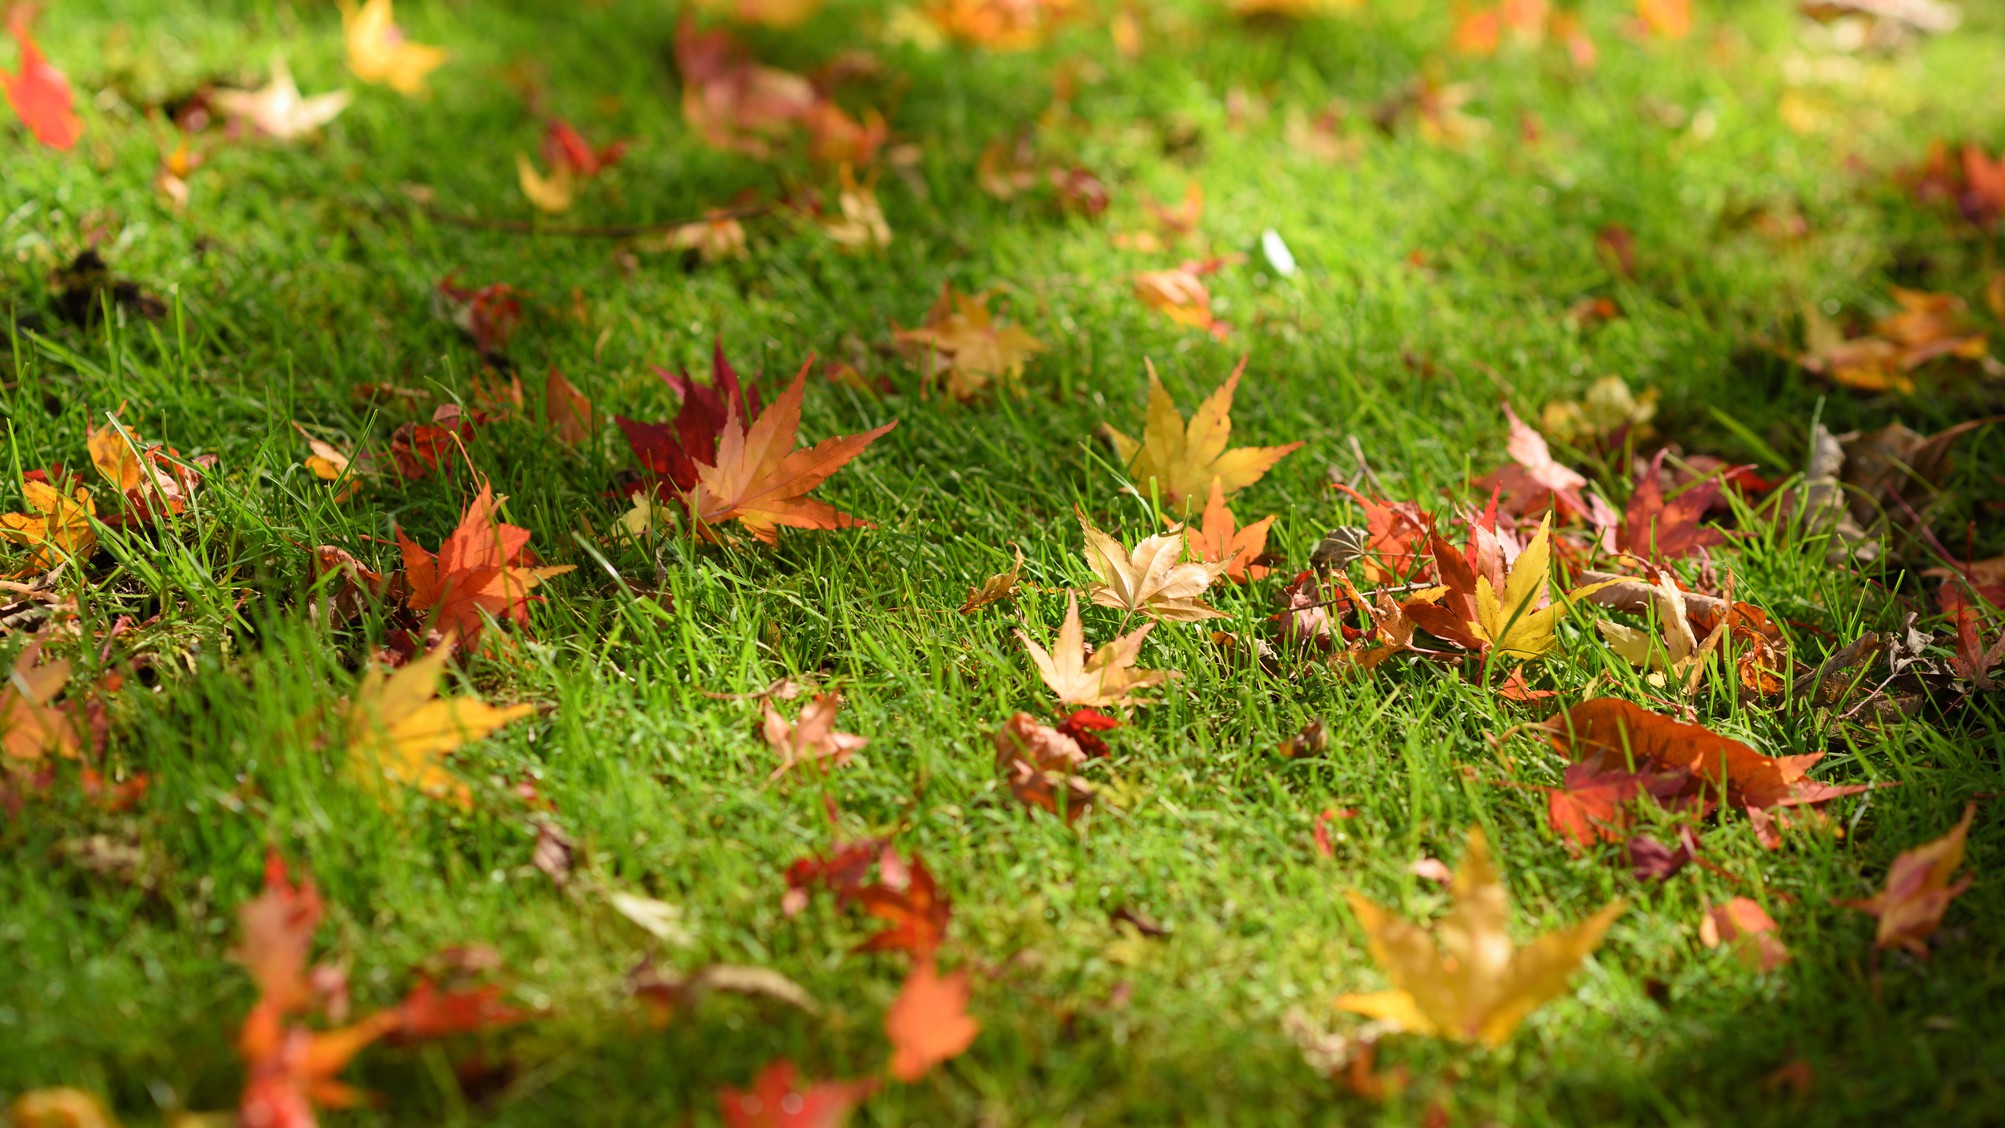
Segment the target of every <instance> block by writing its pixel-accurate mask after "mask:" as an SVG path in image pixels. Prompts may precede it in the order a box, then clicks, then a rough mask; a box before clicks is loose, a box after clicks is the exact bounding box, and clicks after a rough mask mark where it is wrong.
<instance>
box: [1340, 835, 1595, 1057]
mask: <svg viewBox="0 0 2005 1128" xmlns="http://www.w3.org/2000/svg"><path fill="white" fill-rule="evenodd" d="M1467 842H1468V845H1467V849H1466V851H1465V853H1464V854H1463V858H1462V865H1461V868H1460V869H1458V870H1456V871H1455V880H1454V884H1453V885H1452V886H1451V889H1450V892H1451V894H1452V895H1453V896H1454V898H1455V907H1454V908H1453V909H1451V910H1450V911H1449V913H1448V915H1447V916H1446V917H1445V918H1443V919H1442V921H1441V924H1440V927H1439V928H1437V929H1436V930H1435V932H1434V933H1433V934H1432V935H1430V934H1429V933H1428V932H1427V930H1425V929H1423V928H1421V927H1420V926H1419V925H1416V924H1413V923H1411V922H1408V921H1405V920H1402V919H1400V918H1399V917H1396V916H1394V915H1392V913H1390V912H1389V911H1387V910H1385V909H1383V908H1380V907H1379V906H1378V905H1376V904H1373V903H1372V902H1371V901H1369V900H1367V899H1365V898H1364V897H1363V896H1361V895H1359V894H1357V893H1355V892H1352V893H1350V894H1347V896H1348V897H1349V899H1350V903H1351V911H1352V912H1354V913H1356V914H1357V918H1358V923H1359V924H1360V925H1361V926H1362V927H1363V928H1364V930H1365V937H1366V940H1367V943H1368V944H1369V945H1370V949H1371V956H1372V959H1373V960H1375V961H1377V963H1378V965H1379V966H1380V967H1382V968H1384V969H1385V973H1386V978H1388V979H1390V980H1391V981H1392V989H1391V990H1389V991H1377V992H1373V993H1371V994H1364V995H1344V996H1341V997H1340V998H1338V999H1337V1001H1336V1005H1337V1006H1338V1007H1339V1008H1340V1009H1343V1010H1348V1011H1353V1012H1355V1013H1358V1014H1363V1015H1368V1016H1370V1017H1372V1018H1377V1019H1380V1020H1382V1021H1385V1022H1389V1023H1391V1024H1393V1025H1395V1026H1397V1027H1399V1028H1400V1029H1402V1030H1407V1031H1411V1032H1413V1033H1416V1034H1432V1035H1436V1036H1438V1037H1443V1038H1452V1039H1454V1040H1456V1041H1462V1042H1472V1041H1473V1042H1482V1043H1483V1044H1484V1045H1488V1046H1498V1045H1502V1044H1503V1043H1504V1041H1505V1040H1507V1039H1508V1038H1510V1036H1511V1032H1512V1031H1514V1030H1516V1029H1517V1028H1518V1024H1519V1023H1520V1022H1523V1021H1524V1019H1525V1016H1526V1015H1529V1014H1530V1013H1531V1012H1532V1011H1534V1010H1536V1009H1537V1008H1538V1007H1539V1005H1540V1004H1542V1003H1544V1002H1545V1001H1546V1000H1548V999H1551V998H1552V997H1554V996H1555V995H1558V994H1559V993H1560V991H1561V990H1563V989H1564V988H1565V987H1566V981H1567V979H1568V978H1570V977H1571V976H1572V975H1573V972H1574V969H1575V968H1577V967H1578V966H1580V962H1581V961H1582V960H1584V959H1586V958H1587V955H1588V953H1590V952H1592V951H1594V949H1595V948H1596V947H1597V946H1598V945H1600V943H1601V937H1602V935H1603V934H1604V933H1606V932H1607V931H1608V926H1609V925H1611V924H1613V923H1614V921H1615V918H1616V917H1618V916H1620V915H1621V914H1622V911H1623V910H1624V909H1625V908H1626V907H1627V906H1625V905H1624V904H1623V902H1621V901H1619V900H1618V901H1614V902H1611V903H1610V904H1608V905H1606V906H1603V907H1602V908H1601V909H1600V910H1599V911H1598V912H1596V913H1595V914H1594V915H1592V916H1590V917H1588V918H1587V919H1586V920H1584V921H1582V922H1580V923H1579V924H1577V925H1574V926H1573V927H1572V928H1568V929H1563V930H1561V931H1559V932H1553V933H1549V934H1547V935H1545V936H1542V937H1540V938H1539V939H1538V940H1536V941H1534V942H1533V943H1532V944H1531V945H1529V946H1528V947H1524V948H1519V947H1517V946H1516V945H1515V944H1513V943H1512V942H1511V938H1510V935H1509V932H1508V931H1507V926H1508V924H1509V918H1510V897H1509V894H1508V892H1507V891H1506V890H1505V888H1504V883H1503V879H1502V877H1501V876H1500V875H1499V874H1498V872H1497V867H1496V864H1495V863H1494V862H1493V861H1492V860H1491V857H1490V847H1489V843H1488V842H1487V841H1486V840H1485V839H1484V837H1483V832H1482V830H1481V829H1479V828H1476V827H1471V828H1470V829H1469V833H1468V839H1467Z"/></svg>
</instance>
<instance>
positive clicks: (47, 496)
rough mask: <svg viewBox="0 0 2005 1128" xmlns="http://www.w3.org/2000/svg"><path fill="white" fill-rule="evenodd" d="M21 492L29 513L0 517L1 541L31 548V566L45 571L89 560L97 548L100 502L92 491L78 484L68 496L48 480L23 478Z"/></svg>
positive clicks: (9, 514) (6, 514)
mask: <svg viewBox="0 0 2005 1128" xmlns="http://www.w3.org/2000/svg"><path fill="white" fill-rule="evenodd" d="M72 480H74V479H72ZM21 493H22V495H23V497H24V499H25V500H26V502H27V508H28V511H27V512H26V513H5V514H0V538H4V539H6V540H9V541H12V542H14V543H15V544H22V545H27V546H28V547H29V548H31V549H32V550H33V551H32V552H31V553H30V555H29V563H30V565H31V566H33V567H34V568H36V569H39V570H42V571H47V570H48V569H50V568H53V567H55V566H56V565H57V564H59V563H61V562H63V561H66V560H87V559H89V558H90V555H91V553H92V552H93V551H95V550H96V548H97V528H96V526H94V525H92V524H91V520H92V519H93V518H95V517H96V516H97V502H95V501H93V500H92V499H91V495H90V491H89V490H87V489H85V488H84V487H83V486H81V485H78V486H76V489H75V492H74V493H72V494H70V495H68V496H65V495H64V494H63V491H62V490H61V489H59V488H57V486H54V485H51V484H49V482H48V481H47V480H46V477H45V478H43V479H40V480H38V479H35V478H24V479H23V480H22V482H21Z"/></svg>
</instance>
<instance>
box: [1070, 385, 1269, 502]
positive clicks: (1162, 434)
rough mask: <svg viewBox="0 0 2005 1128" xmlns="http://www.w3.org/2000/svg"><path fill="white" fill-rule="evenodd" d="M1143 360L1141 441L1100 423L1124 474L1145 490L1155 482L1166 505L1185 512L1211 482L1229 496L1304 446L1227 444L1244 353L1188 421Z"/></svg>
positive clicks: (1203, 495) (1208, 490) (1208, 488)
mask: <svg viewBox="0 0 2005 1128" xmlns="http://www.w3.org/2000/svg"><path fill="white" fill-rule="evenodd" d="M1143 365H1144V366H1145V367H1146V368H1147V370H1148V374H1149V406H1148V413H1147V422H1146V425H1145V426H1144V428H1143V430H1142V438H1141V441H1140V442H1137V441H1136V440H1134V439H1131V438H1129V437H1128V436H1126V435H1124V434H1122V433H1121V432H1119V431H1116V430H1115V429H1114V428H1112V427H1105V425H1104V424H1103V427H1104V429H1105V430H1106V432H1107V435H1108V437H1109V438H1111V439H1112V440H1113V441H1114V450H1115V452H1116V453H1117V454H1118V455H1119V456H1120V459H1121V461H1122V462H1123V463H1124V464H1126V466H1127V468H1128V473H1129V474H1131V475H1133V476H1134V479H1135V485H1136V488H1138V489H1140V490H1142V491H1144V493H1147V492H1148V491H1149V490H1150V489H1151V486H1152V485H1153V488H1154V489H1155V490H1156V491H1159V492H1160V493H1161V496H1162V499H1163V501H1164V503H1165V504H1167V505H1168V506H1169V507H1170V509H1172V510H1174V511H1177V512H1183V511H1184V510H1185V509H1186V508H1187V507H1188V506H1189V505H1190V504H1191V503H1192V502H1195V501H1196V500H1197V499H1199V498H1201V497H1208V496H1209V495H1210V493H1211V484H1212V483H1213V482H1214V481H1216V482H1218V483H1219V484H1220V488H1221V489H1222V491H1223V492H1224V493H1225V494H1226V495H1227V496H1230V495H1232V494H1235V493H1238V492H1239V491H1240V490H1243V489H1245V488H1246V487H1247V486H1250V485H1252V484H1253V483H1255V482H1257V481H1259V480H1260V479H1261V477H1262V476H1264V475H1265V474H1266V473H1267V471H1268V470H1269V469H1270V468H1272V467H1273V465H1274V464H1275V463H1276V462H1279V461H1281V459H1282V458H1284V457H1285V456H1287V455H1288V454H1289V453H1291V452H1292V451H1294V450H1295V448H1297V447H1299V446H1301V445H1302V444H1301V443H1299V442H1294V443H1288V444H1286V445H1284V446H1274V447H1240V448H1238V449H1235V450H1227V449H1226V443H1227V442H1228V441H1229V440H1230V439H1231V437H1232V395H1233V392H1234V391H1236V390H1237V389H1238V387H1239V378H1240V376H1241V375H1242V374H1244V373H1245V371H1246V358H1245V357H1241V358H1240V360H1239V363H1238V365H1236V366H1235V367H1234V368H1233V370H1232V375H1230V376H1228V377H1226V379H1225V383H1223V384H1221V385H1219V387H1218V390H1217V391H1214V392H1213V393H1212V394H1211V395H1209V396H1207V397H1206V398H1205V400H1204V402H1203V403H1201V404H1199V405H1198V407H1197V410H1196V411H1195V412H1193V413H1192V414H1191V417H1190V422H1189V423H1188V424H1186V423H1185V422H1184V418H1183V415H1182V413H1180V412H1179V411H1177V405H1176V401H1174V400H1172V399H1170V394H1169V393H1168V392H1167V391H1164V390H1163V383H1162V381H1161V380H1159V379H1157V377H1156V366H1155V365H1154V364H1153V363H1150V362H1148V361H1146V360H1145V361H1143Z"/></svg>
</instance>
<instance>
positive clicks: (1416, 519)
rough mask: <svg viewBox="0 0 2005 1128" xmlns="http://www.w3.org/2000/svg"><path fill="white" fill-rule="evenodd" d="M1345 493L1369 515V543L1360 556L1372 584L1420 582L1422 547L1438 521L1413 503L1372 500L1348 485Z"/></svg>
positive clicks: (1339, 486) (1340, 485) (1342, 487)
mask: <svg viewBox="0 0 2005 1128" xmlns="http://www.w3.org/2000/svg"><path fill="white" fill-rule="evenodd" d="M1330 485H1331V488H1333V489H1338V490H1342V491H1343V492H1344V493H1347V494H1349V495H1350V497H1351V500H1352V501H1355V502H1357V503H1358V506H1359V507H1360V508H1362V509H1363V510H1364V511H1365V542H1364V546H1363V551H1362V552H1361V553H1360V555H1359V558H1358V559H1359V563H1360V564H1362V565H1363V567H1364V575H1365V580H1366V581H1367V582H1369V583H1388V582H1392V583H1398V582H1401V581H1405V580H1408V579H1413V578H1416V573H1419V572H1420V570H1421V567H1422V565H1423V564H1424V563H1425V561H1424V559H1423V558H1422V556H1421V553H1420V545H1421V544H1422V542H1424V541H1425V540H1426V539H1427V536H1428V534H1429V533H1431V532H1432V531H1433V529H1434V517H1433V515H1432V514H1429V513H1427V512H1425V511H1423V510H1422V509H1421V508H1420V506H1419V505H1417V504H1415V503H1413V502H1411V501H1399V502H1394V501H1386V500H1382V499H1378V498H1370V497H1366V496H1365V495H1363V494H1361V493H1359V492H1358V491H1356V490H1354V489H1352V488H1351V487H1349V486H1347V485H1344V484H1343V483H1342V482H1332V483H1330Z"/></svg>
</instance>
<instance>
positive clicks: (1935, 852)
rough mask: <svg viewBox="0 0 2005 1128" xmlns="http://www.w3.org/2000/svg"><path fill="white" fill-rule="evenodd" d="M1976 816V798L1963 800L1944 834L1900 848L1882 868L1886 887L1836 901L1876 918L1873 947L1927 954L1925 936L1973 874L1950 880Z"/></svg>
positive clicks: (1959, 860) (1965, 887)
mask: <svg viewBox="0 0 2005 1128" xmlns="http://www.w3.org/2000/svg"><path fill="white" fill-rule="evenodd" d="M1976 817H1977V803H1976V802H1975V801H1972V802H1970V803H1968V804H1965V806H1964V808H1963V818H1962V820H1961V821H1959V822H1958V823H1957V824H1956V825H1955V826H1954V827H1951V828H1950V831H1949V833H1948V834H1945V835H1943V836H1942V837H1941V838H1937V839H1935V840H1933V841H1930V842H1924V843H1922V844H1921V845H1920V846H1916V847H1915V848H1914V849H1912V850H1903V851H1901V852H1900V854H1899V855H1898V856H1896V857H1895V858H1894V864H1893V866H1892V867H1891V868H1889V869H1888V870H1887V884H1886V888H1884V889H1882V890H1880V892H1878V893H1875V894H1874V895H1873V896H1871V897H1869V898H1867V899H1865V900H1863V901H1839V902H1838V904H1840V905H1842V906H1844V907H1845V908H1848V909H1859V910H1861V911H1862V912H1867V913H1871V914H1872V915H1874V916H1876V917H1878V918H1880V927H1879V931H1878V933H1877V934H1876V935H1875V936H1874V937H1873V948H1874V949H1875V950H1876V951H1877V950H1880V949H1885V948H1895V947H1900V948H1906V949H1907V950H1908V951H1910V952H1913V953H1914V954H1915V955H1917V956H1919V957H1921V958H1922V959H1927V958H1928V938H1929V937H1930V936H1933V935H1934V934H1935V930H1936V929H1937V928H1938V927H1940V926H1941V924H1942V914H1943V913H1944V911H1946V910H1947V909H1948V908H1949V903H1950V902H1951V901H1952V900H1955V899H1956V897H1957V896H1958V895H1959V894H1961V893H1962V892H1963V891H1964V890H1965V889H1968V888H1970V883H1971V881H1972V880H1974V879H1973V878H1971V877H1969V876H1967V875H1966V876H1965V877H1964V879H1963V880H1962V881H1958V882H1955V883H1953V884H1952V883H1951V882H1950V880H1949V879H1950V878H1951V877H1952V876H1954V875H1955V873H1956V870H1957V867H1958V866H1961V865H1962V864H1963V842H1964V838H1965V836H1966V835H1968V834H1969V833H1970V824H1971V820H1973V819H1975V818H1976Z"/></svg>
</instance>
